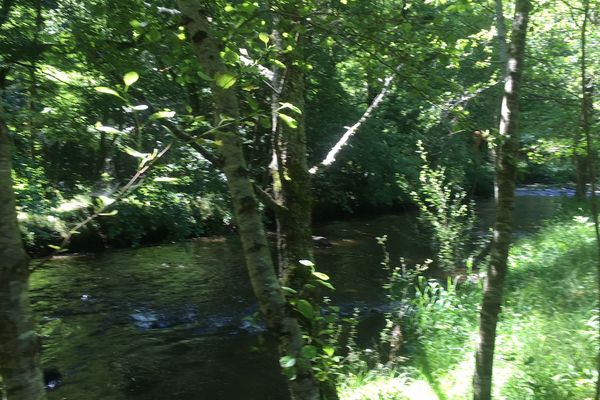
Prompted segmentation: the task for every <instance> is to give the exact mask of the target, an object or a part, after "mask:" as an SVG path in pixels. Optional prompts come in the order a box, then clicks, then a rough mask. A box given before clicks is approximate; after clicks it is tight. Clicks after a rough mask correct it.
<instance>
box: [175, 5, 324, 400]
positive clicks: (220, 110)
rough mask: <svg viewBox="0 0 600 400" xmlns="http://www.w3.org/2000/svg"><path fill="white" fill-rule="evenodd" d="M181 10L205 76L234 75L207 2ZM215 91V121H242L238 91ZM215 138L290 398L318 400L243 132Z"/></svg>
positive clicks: (227, 130)
mask: <svg viewBox="0 0 600 400" xmlns="http://www.w3.org/2000/svg"><path fill="white" fill-rule="evenodd" d="M177 4H178V6H179V9H180V11H181V12H182V14H183V22H184V25H185V27H186V31H187V34H188V37H189V38H190V40H191V42H192V46H193V48H194V50H195V53H196V56H197V59H198V62H199V64H200V66H201V67H202V70H203V72H204V73H205V74H207V75H209V76H211V77H213V78H215V77H217V76H223V75H226V74H230V71H228V69H227V67H226V65H225V64H224V62H223V61H222V59H221V57H220V50H221V44H220V43H219V41H218V40H217V39H216V38H215V37H214V36H213V34H212V32H211V24H210V22H209V18H208V17H209V15H208V11H207V8H208V2H204V1H200V0H178V1H177ZM211 91H212V95H213V100H214V107H215V116H216V119H220V118H221V117H222V116H226V117H229V118H232V119H233V120H238V119H239V117H240V116H239V105H238V97H237V94H236V91H235V89H234V88H229V89H226V88H224V87H221V86H219V85H218V82H217V79H215V80H213V82H212V83H211ZM217 122H218V121H217ZM216 136H217V138H218V140H220V142H221V144H220V146H219V154H220V157H221V159H222V161H223V171H224V173H225V176H226V177H227V182H228V186H229V191H230V193H231V198H232V202H233V206H234V213H235V217H236V222H237V225H238V228H239V235H240V238H241V241H242V246H243V250H244V257H245V260H246V266H247V268H248V272H249V275H250V281H251V284H252V287H253V290H254V293H255V296H256V298H257V300H258V303H259V306H260V309H261V312H262V314H263V316H264V318H265V320H266V322H267V325H268V327H269V330H270V332H271V333H273V334H274V336H275V337H276V338H277V340H278V342H279V349H280V355H282V356H284V355H288V356H291V357H294V358H295V359H296V365H295V368H296V379H295V380H293V381H290V382H289V387H290V394H291V397H292V399H294V400H317V399H318V398H319V392H318V386H317V383H316V380H315V378H314V376H313V374H312V369H311V367H310V363H309V362H308V360H303V359H302V357H300V350H301V349H302V345H303V340H302V333H301V330H300V327H299V324H298V321H297V320H296V319H295V318H293V317H292V316H291V315H290V310H289V309H288V307H287V305H286V301H285V298H284V295H283V291H282V289H281V285H280V283H279V279H278V277H277V273H276V270H275V266H274V264H273V260H272V258H271V254H270V251H269V246H268V243H267V237H266V234H265V230H264V227H263V223H262V218H261V215H260V212H259V209H258V203H257V200H256V195H255V192H254V188H253V185H252V182H251V180H250V177H249V171H248V168H247V165H246V161H245V157H244V152H243V143H242V138H241V136H240V132H239V130H238V127H237V126H236V125H235V124H229V125H227V127H223V128H222V129H220V130H219V132H217V133H216Z"/></svg>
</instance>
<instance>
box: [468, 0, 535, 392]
mask: <svg viewBox="0 0 600 400" xmlns="http://www.w3.org/2000/svg"><path fill="white" fill-rule="evenodd" d="M530 8H531V4H530V2H529V0H517V1H516V4H515V18H514V22H513V30H512V37H511V44H510V52H509V58H508V63H507V71H508V79H507V80H506V84H505V86H504V98H503V101H502V111H501V121H500V130H499V144H498V155H497V161H496V175H497V180H498V200H497V204H496V222H495V226H494V236H493V238H492V245H491V246H492V247H491V257H490V265H489V267H488V271H487V279H486V282H485V287H484V291H483V303H482V305H481V312H480V325H479V344H478V348H477V353H476V360H475V376H474V378H473V395H474V399H475V400H489V399H491V391H492V370H493V361H494V347H495V341H496V326H497V323H498V316H499V314H500V309H501V303H502V292H503V286H504V279H505V276H506V273H507V269H508V268H507V259H508V252H509V249H510V242H511V235H512V224H513V223H512V212H513V208H514V189H515V178H516V164H517V156H518V148H519V131H518V125H517V123H518V119H519V107H518V103H519V93H520V86H521V75H522V71H523V61H524V55H525V38H526V35H527V23H528V20H529V10H530Z"/></svg>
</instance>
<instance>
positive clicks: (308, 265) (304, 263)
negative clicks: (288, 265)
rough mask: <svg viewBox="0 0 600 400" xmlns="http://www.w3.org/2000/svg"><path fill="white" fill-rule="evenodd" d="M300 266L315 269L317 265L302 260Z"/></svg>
mask: <svg viewBox="0 0 600 400" xmlns="http://www.w3.org/2000/svg"><path fill="white" fill-rule="evenodd" d="M298 262H299V263H300V264H302V265H304V266H305V267H314V266H315V263H313V262H312V261H310V260H300V261H298Z"/></svg>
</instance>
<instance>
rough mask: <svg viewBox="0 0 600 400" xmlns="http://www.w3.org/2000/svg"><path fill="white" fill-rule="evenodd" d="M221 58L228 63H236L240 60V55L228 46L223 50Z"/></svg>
mask: <svg viewBox="0 0 600 400" xmlns="http://www.w3.org/2000/svg"><path fill="white" fill-rule="evenodd" d="M221 58H222V59H223V61H225V62H226V63H228V64H235V63H236V62H238V61H239V60H240V56H239V54H238V53H236V52H235V51H233V50H231V49H230V48H226V49H225V51H222V52H221Z"/></svg>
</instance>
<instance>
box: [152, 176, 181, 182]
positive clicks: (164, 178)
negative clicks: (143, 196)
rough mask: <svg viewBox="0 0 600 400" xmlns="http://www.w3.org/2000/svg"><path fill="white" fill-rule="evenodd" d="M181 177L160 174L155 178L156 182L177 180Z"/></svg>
mask: <svg viewBox="0 0 600 400" xmlns="http://www.w3.org/2000/svg"><path fill="white" fill-rule="evenodd" d="M177 181H179V178H171V177H169V176H158V177H156V178H154V182H177Z"/></svg>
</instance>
